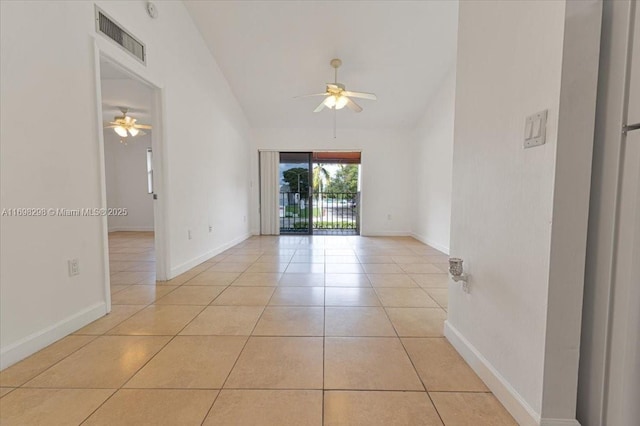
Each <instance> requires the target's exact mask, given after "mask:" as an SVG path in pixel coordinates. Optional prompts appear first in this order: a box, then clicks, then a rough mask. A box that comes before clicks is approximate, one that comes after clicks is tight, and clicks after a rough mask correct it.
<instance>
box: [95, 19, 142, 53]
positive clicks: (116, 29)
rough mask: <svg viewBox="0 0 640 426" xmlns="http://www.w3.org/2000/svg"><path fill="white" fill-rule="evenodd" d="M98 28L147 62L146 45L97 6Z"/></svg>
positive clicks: (100, 31)
mask: <svg viewBox="0 0 640 426" xmlns="http://www.w3.org/2000/svg"><path fill="white" fill-rule="evenodd" d="M96 30H97V31H98V32H99V33H101V34H103V35H105V36H107V37H109V38H110V39H111V40H113V41H115V42H116V43H117V44H118V45H120V46H121V47H122V48H123V49H124V50H126V51H127V52H129V53H130V54H131V55H133V56H134V57H135V58H136V59H138V60H139V61H140V62H142V63H143V64H146V59H147V58H146V52H145V46H144V44H143V43H142V42H140V41H139V40H138V39H136V38H135V37H134V36H132V35H131V34H129V33H128V32H127V31H125V30H124V29H123V28H122V27H121V26H120V25H119V24H117V23H116V22H115V21H114V20H113V19H111V18H109V17H108V16H107V15H106V14H105V13H104V12H103V11H102V10H100V9H98V8H97V7H96Z"/></svg>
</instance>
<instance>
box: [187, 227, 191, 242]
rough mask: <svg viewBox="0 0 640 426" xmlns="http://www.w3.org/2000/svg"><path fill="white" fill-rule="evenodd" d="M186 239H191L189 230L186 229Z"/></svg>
mask: <svg viewBox="0 0 640 426" xmlns="http://www.w3.org/2000/svg"><path fill="white" fill-rule="evenodd" d="M187 239H189V240H190V239H191V229H187Z"/></svg>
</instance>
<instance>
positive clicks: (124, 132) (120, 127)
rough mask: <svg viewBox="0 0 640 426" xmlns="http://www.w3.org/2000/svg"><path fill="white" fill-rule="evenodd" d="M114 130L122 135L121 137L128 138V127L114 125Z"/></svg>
mask: <svg viewBox="0 0 640 426" xmlns="http://www.w3.org/2000/svg"><path fill="white" fill-rule="evenodd" d="M113 130H114V131H115V132H116V133H117V134H118V136H120V137H121V138H126V137H127V136H128V135H127V129H125V128H124V127H122V126H118V127H114V128H113Z"/></svg>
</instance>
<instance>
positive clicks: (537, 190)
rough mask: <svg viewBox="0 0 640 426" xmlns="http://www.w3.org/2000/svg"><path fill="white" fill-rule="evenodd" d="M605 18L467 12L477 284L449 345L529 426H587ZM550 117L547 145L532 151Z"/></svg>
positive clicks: (594, 5) (541, 10) (505, 7)
mask: <svg viewBox="0 0 640 426" xmlns="http://www.w3.org/2000/svg"><path fill="white" fill-rule="evenodd" d="M600 12H601V4H600V3H599V2H597V1H587V2H564V1H555V2H536V1H519V2H489V1H487V2H461V3H460V14H459V23H458V28H459V33H458V62H457V79H456V101H455V130H454V133H455V137H454V151H453V197H452V219H451V221H452V227H451V254H452V255H455V256H456V257H461V258H463V259H464V260H465V269H466V270H467V271H468V273H469V274H470V275H471V280H470V293H464V292H463V291H462V289H461V286H460V285H458V284H454V283H451V286H450V294H449V318H448V321H447V324H446V335H447V337H448V338H449V339H450V340H451V341H452V343H454V345H455V346H456V348H457V349H458V350H459V351H460V352H461V353H462V354H463V355H464V356H465V358H466V359H467V360H468V361H469V362H470V363H471V364H472V366H473V367H474V368H475V369H476V371H478V372H479V373H480V375H481V376H482V377H483V379H484V380H485V381H486V382H487V383H488V384H489V386H490V388H491V389H492V390H493V391H494V392H495V393H496V395H497V396H498V398H499V399H500V400H501V401H502V402H503V403H504V404H505V405H506V406H507V408H508V409H509V410H510V411H511V412H512V414H513V415H514V416H515V417H516V419H517V420H518V421H519V422H520V423H521V424H525V425H526V424H540V422H541V421H543V422H545V424H547V425H552V424H554V425H555V424H576V423H575V420H574V419H575V398H576V388H577V367H578V353H577V351H578V346H579V336H580V305H581V301H582V280H583V273H584V253H585V247H586V241H585V239H586V221H587V212H588V197H589V177H590V164H591V151H592V140H593V117H594V114H595V86H596V76H597V65H598V48H599V23H600ZM541 29H544V31H541ZM544 109H548V111H549V115H548V122H547V143H546V145H543V146H540V147H535V148H532V149H527V150H524V149H523V147H522V143H523V133H524V123H525V118H526V116H527V115H530V114H532V113H536V112H538V111H542V110H544ZM541 418H543V419H544V420H541ZM563 422H564V423H563Z"/></svg>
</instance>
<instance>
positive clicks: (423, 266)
mask: <svg viewBox="0 0 640 426" xmlns="http://www.w3.org/2000/svg"><path fill="white" fill-rule="evenodd" d="M399 265H400V267H401V268H402V270H403V271H405V272H406V273H407V274H441V273H442V272H446V269H445V270H444V271H443V270H442V269H440V268H438V267H437V266H436V265H434V264H431V263H406V264H405V263H401V264H399ZM447 266H448V265H447Z"/></svg>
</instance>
